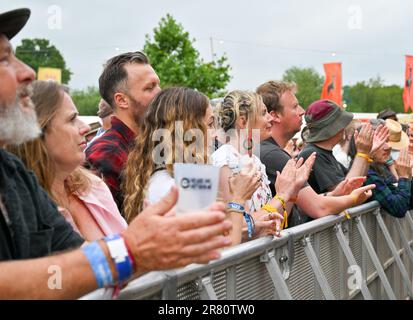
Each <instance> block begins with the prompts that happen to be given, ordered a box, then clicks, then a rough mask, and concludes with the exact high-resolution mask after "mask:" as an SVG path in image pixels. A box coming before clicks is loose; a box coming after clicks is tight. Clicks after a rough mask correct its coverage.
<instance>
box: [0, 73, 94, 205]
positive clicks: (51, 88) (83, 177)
mask: <svg viewBox="0 0 413 320" xmlns="http://www.w3.org/2000/svg"><path fill="white" fill-rule="evenodd" d="M32 86H33V95H32V97H31V98H32V101H33V104H34V106H35V111H36V115H37V121H38V123H39V125H40V128H41V130H42V135H41V136H40V137H39V138H36V139H34V140H32V141H28V142H25V143H23V144H21V145H18V146H12V145H8V146H6V149H7V150H8V151H10V152H12V153H14V154H16V155H17V156H18V157H20V159H22V161H23V162H24V163H25V165H26V167H27V168H28V169H30V170H33V171H34V173H35V174H36V176H37V178H38V180H39V182H40V185H41V186H42V187H43V188H44V189H45V190H46V191H47V193H48V194H49V195H50V197H51V198H52V199H53V200H54V201H55V202H56V203H57V204H59V205H61V206H63V205H64V202H63V201H62V200H61V199H59V197H58V196H57V195H56V194H54V193H53V191H52V184H53V179H54V177H55V170H56V168H55V165H54V162H53V160H52V159H51V158H50V156H49V153H48V152H47V148H46V145H45V142H44V135H45V133H46V132H47V130H49V127H50V123H51V121H52V119H53V118H54V116H55V115H56V114H57V112H58V111H59V108H60V106H61V105H62V101H63V94H64V93H65V92H66V93H67V92H68V90H67V89H66V87H64V86H62V85H59V84H57V83H56V82H52V81H34V82H33V85H32ZM88 174H89V173H88V172H87V171H86V169H82V168H81V167H79V168H77V169H76V170H75V171H74V172H72V174H71V175H70V176H69V177H68V178H67V180H66V181H65V188H66V191H67V192H68V193H70V194H75V193H84V192H88V190H89V188H90V183H91V182H90V179H89V178H88V177H87V176H88Z"/></svg>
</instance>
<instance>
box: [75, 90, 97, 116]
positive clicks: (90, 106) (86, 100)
mask: <svg viewBox="0 0 413 320" xmlns="http://www.w3.org/2000/svg"><path fill="white" fill-rule="evenodd" d="M70 96H71V97H72V99H73V102H74V103H75V105H76V107H77V110H78V111H79V114H80V115H82V116H96V112H97V111H98V104H99V101H100V94H99V90H98V89H97V88H95V87H88V88H87V89H86V90H74V91H72V92H71V93H70Z"/></svg>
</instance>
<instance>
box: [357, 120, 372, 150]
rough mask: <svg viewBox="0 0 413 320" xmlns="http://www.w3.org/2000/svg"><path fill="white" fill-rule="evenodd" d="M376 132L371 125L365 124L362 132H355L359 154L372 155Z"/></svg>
mask: <svg viewBox="0 0 413 320" xmlns="http://www.w3.org/2000/svg"><path fill="white" fill-rule="evenodd" d="M373 137H374V131H373V128H372V126H371V124H370V123H367V124H365V125H364V126H363V127H362V128H361V130H360V132H358V131H357V130H356V131H355V132H354V141H355V143H356V150H357V152H361V153H365V154H367V155H370V151H371V148H372V146H373Z"/></svg>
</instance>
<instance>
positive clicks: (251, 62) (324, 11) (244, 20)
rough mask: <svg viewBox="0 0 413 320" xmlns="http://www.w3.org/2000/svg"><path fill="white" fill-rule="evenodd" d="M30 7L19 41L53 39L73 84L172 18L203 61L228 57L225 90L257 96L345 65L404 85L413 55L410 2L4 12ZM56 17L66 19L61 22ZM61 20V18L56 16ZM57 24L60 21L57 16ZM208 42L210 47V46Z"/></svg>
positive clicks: (62, 6) (262, 0)
mask: <svg viewBox="0 0 413 320" xmlns="http://www.w3.org/2000/svg"><path fill="white" fill-rule="evenodd" d="M18 7H28V8H30V9H31V10H32V16H31V19H30V20H29V23H28V25H27V26H26V28H25V29H24V31H23V32H21V33H20V34H19V35H18V36H17V37H16V38H15V39H13V41H12V43H13V45H14V46H16V45H18V44H20V41H21V39H22V38H34V37H37V38H47V39H49V40H50V41H51V42H52V43H53V44H54V45H55V46H56V47H57V48H58V49H59V50H60V51H61V52H62V54H63V56H64V58H65V59H66V62H67V65H68V66H69V68H70V69H71V70H72V72H73V73H74V74H73V76H72V80H71V82H70V86H71V87H72V88H76V89H81V88H85V87H87V86H90V85H94V86H97V79H98V77H99V75H100V72H101V70H102V64H103V63H104V62H105V60H107V59H108V58H110V57H111V56H114V55H116V54H117V53H120V52H124V51H132V50H141V49H142V48H143V44H144V41H145V34H152V30H153V28H154V27H156V26H157V25H158V23H159V20H160V19H161V18H162V17H164V16H165V15H166V14H167V13H170V14H172V16H173V17H174V18H175V19H176V20H177V21H178V22H180V23H181V24H182V25H183V27H184V29H185V30H186V31H188V32H189V33H190V36H191V37H192V38H195V40H196V42H195V47H196V48H197V49H198V50H199V52H200V54H201V57H202V58H203V59H204V60H206V61H209V60H211V58H212V52H214V53H215V54H216V55H218V56H220V55H222V54H224V53H225V54H226V55H227V57H228V62H229V64H230V65H231V67H232V70H231V76H232V80H231V82H230V83H229V85H228V89H255V88H256V86H257V85H258V84H260V83H262V82H264V81H266V80H269V79H280V78H281V76H282V74H283V72H284V71H285V70H286V69H288V68H289V67H291V66H300V67H314V68H315V69H316V70H317V71H318V72H320V73H323V67H322V64H323V63H325V62H332V61H341V62H342V63H343V83H344V84H354V83H355V82H357V81H363V80H368V79H369V78H371V77H375V76H377V75H378V74H379V75H380V76H381V77H382V78H384V79H385V81H386V84H399V85H402V84H403V78H404V59H405V58H404V56H405V55H406V54H412V55H413V2H412V1H410V0H391V1H390V0H350V1H348V0H311V1H304V0H289V1H285V0H284V1H281V0H254V1H252V0H207V1H205V0H150V1H149V0H146V1H141V0H117V1H113V0H71V1H67V0H66V1H63V0H36V1H35V0H32V1H23V0H1V2H0V12H3V11H6V10H11V9H15V8H18ZM59 13H60V14H61V15H60V16H61V20H59V19H58V17H59ZM56 14H57V15H56ZM56 17H57V19H55V18H56ZM211 38H212V46H211Z"/></svg>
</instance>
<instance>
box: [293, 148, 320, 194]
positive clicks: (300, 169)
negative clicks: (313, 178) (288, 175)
mask: <svg viewBox="0 0 413 320" xmlns="http://www.w3.org/2000/svg"><path fill="white" fill-rule="evenodd" d="M316 156H317V153H316V152H313V153H312V154H311V155H310V156H309V157H308V158H307V160H306V161H305V162H304V164H302V165H301V163H302V162H300V161H302V160H303V158H300V159H299V160H298V161H297V165H296V168H297V172H296V175H295V183H296V187H297V188H298V191H299V190H300V189H301V188H302V186H303V185H304V183H305V182H306V181H307V180H308V177H309V176H310V173H311V170H312V169H313V165H314V162H315V159H316ZM298 191H297V193H298Z"/></svg>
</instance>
